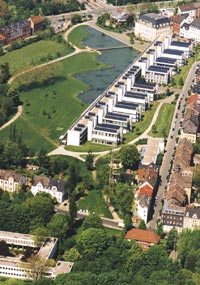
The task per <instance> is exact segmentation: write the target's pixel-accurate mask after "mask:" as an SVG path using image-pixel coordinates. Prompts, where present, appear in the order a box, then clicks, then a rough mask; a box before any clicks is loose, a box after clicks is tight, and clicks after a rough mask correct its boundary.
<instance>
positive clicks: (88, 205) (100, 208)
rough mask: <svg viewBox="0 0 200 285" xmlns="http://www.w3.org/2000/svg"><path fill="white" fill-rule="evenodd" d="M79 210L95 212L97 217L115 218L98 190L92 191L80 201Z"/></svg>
mask: <svg viewBox="0 0 200 285" xmlns="http://www.w3.org/2000/svg"><path fill="white" fill-rule="evenodd" d="M78 209H82V210H88V211H90V212H95V213H96V214H97V215H99V216H103V217H106V218H110V219H112V218H113V217H112V215H111V213H110V211H109V210H108V208H107V207H106V203H105V201H104V199H103V197H102V195H101V193H100V192H99V191H98V190H92V191H90V192H89V193H88V194H87V196H85V197H83V198H81V199H80V200H79V201H78Z"/></svg>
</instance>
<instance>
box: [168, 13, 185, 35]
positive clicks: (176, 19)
mask: <svg viewBox="0 0 200 285" xmlns="http://www.w3.org/2000/svg"><path fill="white" fill-rule="evenodd" d="M184 20H185V17H183V16H182V15H175V16H172V17H171V18H170V21H171V23H172V31H173V33H174V34H176V35H179V33H180V28H181V24H183V23H184Z"/></svg>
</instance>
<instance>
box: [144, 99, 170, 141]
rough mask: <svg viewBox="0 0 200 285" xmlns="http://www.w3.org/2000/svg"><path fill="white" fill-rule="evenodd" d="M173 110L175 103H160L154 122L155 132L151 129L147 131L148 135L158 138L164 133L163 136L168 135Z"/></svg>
mask: <svg viewBox="0 0 200 285" xmlns="http://www.w3.org/2000/svg"><path fill="white" fill-rule="evenodd" d="M174 110H175V105H173V104H163V105H162V107H161V109H160V112H159V115H158V119H157V121H156V123H155V127H156V131H157V132H156V133H155V132H153V131H152V130H151V131H150V132H149V135H150V136H152V137H157V138H160V137H164V134H165V136H166V137H168V134H169V130H170V127H171V122H172V118H173V115H174Z"/></svg>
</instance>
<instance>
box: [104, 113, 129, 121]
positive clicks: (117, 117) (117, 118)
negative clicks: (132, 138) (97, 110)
mask: <svg viewBox="0 0 200 285" xmlns="http://www.w3.org/2000/svg"><path fill="white" fill-rule="evenodd" d="M105 119H110V120H114V121H121V122H126V121H127V119H128V118H125V117H124V116H120V114H118V113H108V114H106V116H105Z"/></svg>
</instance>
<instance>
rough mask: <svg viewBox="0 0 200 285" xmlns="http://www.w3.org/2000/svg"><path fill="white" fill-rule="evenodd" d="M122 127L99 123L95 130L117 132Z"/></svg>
mask: <svg viewBox="0 0 200 285" xmlns="http://www.w3.org/2000/svg"><path fill="white" fill-rule="evenodd" d="M119 129H120V127H119V126H116V125H111V124H97V125H96V127H95V131H102V132H105V133H113V134H115V133H117V131H118V130H119Z"/></svg>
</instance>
